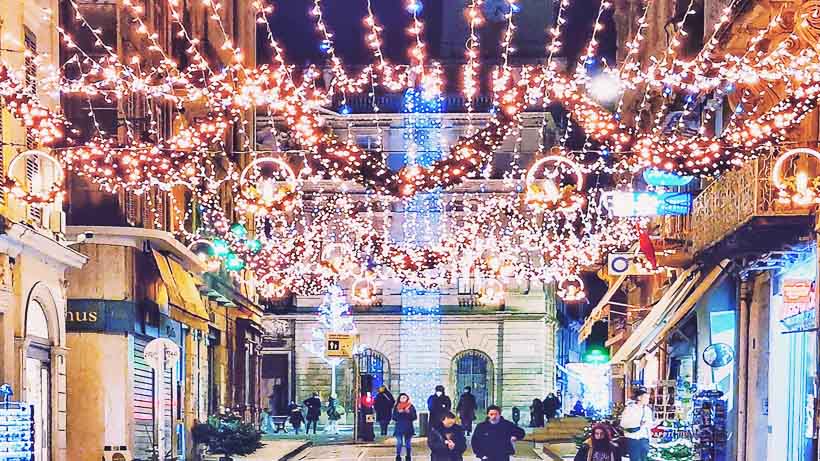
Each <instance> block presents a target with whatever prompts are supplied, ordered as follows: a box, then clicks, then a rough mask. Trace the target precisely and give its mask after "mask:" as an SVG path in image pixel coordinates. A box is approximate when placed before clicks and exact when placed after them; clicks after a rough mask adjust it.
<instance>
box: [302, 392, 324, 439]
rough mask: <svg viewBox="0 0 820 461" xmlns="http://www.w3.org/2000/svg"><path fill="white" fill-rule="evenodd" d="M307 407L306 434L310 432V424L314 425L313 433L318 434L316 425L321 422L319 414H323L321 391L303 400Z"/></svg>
mask: <svg viewBox="0 0 820 461" xmlns="http://www.w3.org/2000/svg"><path fill="white" fill-rule="evenodd" d="M302 403H303V404H304V405H305V407H306V408H307V418H306V419H307V427H306V428H305V434H310V426H311V425H313V433H314V434H316V426H317V425H318V424H319V415H321V414H322V401H321V400H320V399H319V393H318V392H314V393H313V395H312V396H311V397H310V398H309V399H306V400H305V401H304V402H302Z"/></svg>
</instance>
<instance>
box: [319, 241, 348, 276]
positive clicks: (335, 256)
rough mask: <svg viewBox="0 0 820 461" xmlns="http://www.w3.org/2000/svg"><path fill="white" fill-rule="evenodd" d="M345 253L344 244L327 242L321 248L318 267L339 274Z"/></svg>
mask: <svg viewBox="0 0 820 461" xmlns="http://www.w3.org/2000/svg"><path fill="white" fill-rule="evenodd" d="M347 254H348V252H347V251H346V248H345V246H344V245H342V244H341V243H330V244H327V245H325V246H324V248H322V258H321V263H320V267H321V268H325V269H327V270H329V271H330V272H332V273H334V274H339V273H340V272H342V269H344V267H345V255H347Z"/></svg>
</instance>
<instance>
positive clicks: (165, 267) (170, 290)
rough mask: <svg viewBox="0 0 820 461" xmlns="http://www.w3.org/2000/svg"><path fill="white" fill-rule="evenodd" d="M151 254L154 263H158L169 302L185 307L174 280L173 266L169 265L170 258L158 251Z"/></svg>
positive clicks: (152, 251)
mask: <svg viewBox="0 0 820 461" xmlns="http://www.w3.org/2000/svg"><path fill="white" fill-rule="evenodd" d="M151 253H152V254H153V255H154V261H156V263H157V268H158V269H159V275H160V277H161V278H162V282H163V283H164V284H165V290H166V293H167V297H168V302H169V303H170V304H173V305H175V306H178V307H185V302H184V301H183V300H182V296H181V295H180V294H179V289H178V288H177V283H176V281H175V280H174V275H173V273H172V272H171V266H170V264H168V258H166V257H165V255H163V254H162V253H160V252H158V251H156V250H151ZM158 302H159V301H158Z"/></svg>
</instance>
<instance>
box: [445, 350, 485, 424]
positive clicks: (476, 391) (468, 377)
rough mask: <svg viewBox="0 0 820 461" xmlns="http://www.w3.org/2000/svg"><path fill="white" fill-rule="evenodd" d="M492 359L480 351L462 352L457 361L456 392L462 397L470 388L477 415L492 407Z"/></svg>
mask: <svg viewBox="0 0 820 461" xmlns="http://www.w3.org/2000/svg"><path fill="white" fill-rule="evenodd" d="M490 368H491V366H490V358H489V357H487V355H486V354H484V353H482V352H479V351H466V352H462V353H461V354H459V355H458V356H456V359H455V375H456V376H455V377H456V380H455V381H456V391H455V392H454V394H456V395H460V394H461V393H462V392H463V391H464V388H465V387H467V386H470V388H471V389H472V392H473V395H474V396H475V401H476V407H477V410H476V413H477V414H481V413H483V410H485V409H486V408H487V406H489V405H490V395H491V394H490V377H491V376H492V373H491V372H490Z"/></svg>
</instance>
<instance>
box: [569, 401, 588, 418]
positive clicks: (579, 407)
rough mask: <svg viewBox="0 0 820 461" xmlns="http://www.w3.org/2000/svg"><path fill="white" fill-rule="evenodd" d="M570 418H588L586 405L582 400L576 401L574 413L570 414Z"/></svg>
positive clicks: (573, 408)
mask: <svg viewBox="0 0 820 461" xmlns="http://www.w3.org/2000/svg"><path fill="white" fill-rule="evenodd" d="M569 415H570V416H586V411H585V410H584V404H583V403H582V402H581V401H580V400H576V401H575V405H574V406H573V407H572V411H570V412H569Z"/></svg>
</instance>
